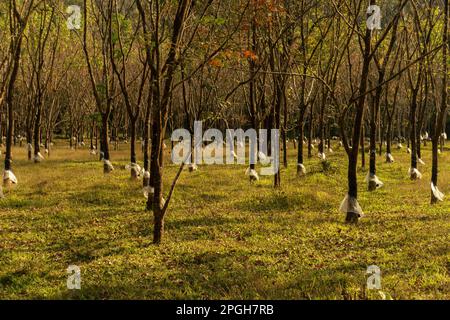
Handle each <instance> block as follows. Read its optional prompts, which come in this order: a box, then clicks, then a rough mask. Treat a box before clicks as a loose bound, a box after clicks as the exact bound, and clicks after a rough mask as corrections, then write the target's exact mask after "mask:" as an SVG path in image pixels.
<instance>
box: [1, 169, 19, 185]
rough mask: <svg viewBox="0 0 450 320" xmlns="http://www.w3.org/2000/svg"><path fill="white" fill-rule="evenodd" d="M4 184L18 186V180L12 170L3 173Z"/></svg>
mask: <svg viewBox="0 0 450 320" xmlns="http://www.w3.org/2000/svg"><path fill="white" fill-rule="evenodd" d="M3 182H4V183H7V182H11V183H13V184H17V178H16V176H15V175H14V173H13V172H12V171H11V170H6V171H5V172H3Z"/></svg>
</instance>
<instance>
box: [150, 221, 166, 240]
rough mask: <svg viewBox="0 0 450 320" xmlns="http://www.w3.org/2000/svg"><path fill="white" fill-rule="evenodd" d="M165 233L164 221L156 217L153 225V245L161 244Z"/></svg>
mask: <svg viewBox="0 0 450 320" xmlns="http://www.w3.org/2000/svg"><path fill="white" fill-rule="evenodd" d="M163 232H164V220H163V219H161V218H159V217H155V219H154V225H153V244H160V243H161V238H162V235H163Z"/></svg>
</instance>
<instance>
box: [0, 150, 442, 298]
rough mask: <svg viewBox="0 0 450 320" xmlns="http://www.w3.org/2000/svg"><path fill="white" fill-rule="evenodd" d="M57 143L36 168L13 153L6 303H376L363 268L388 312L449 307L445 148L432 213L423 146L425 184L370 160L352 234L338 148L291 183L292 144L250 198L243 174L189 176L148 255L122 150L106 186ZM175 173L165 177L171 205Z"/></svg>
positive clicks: (2, 206)
mask: <svg viewBox="0 0 450 320" xmlns="http://www.w3.org/2000/svg"><path fill="white" fill-rule="evenodd" d="M58 144H59V146H55V149H54V150H52V154H51V156H50V157H49V158H48V159H46V160H45V161H43V162H42V163H41V164H34V163H32V162H30V161H27V160H26V150H25V148H15V149H14V151H13V154H14V163H13V167H14V172H15V174H16V176H17V178H18V180H19V183H18V185H16V186H14V187H13V188H12V189H7V190H4V193H5V196H6V198H5V199H3V200H0V299H377V298H380V297H381V296H382V294H380V293H379V292H378V291H376V290H375V291H368V290H367V289H366V279H367V275H366V270H367V267H368V266H370V265H377V266H379V267H380V269H381V273H382V274H381V285H382V289H381V291H382V293H383V294H384V295H385V296H386V297H387V298H388V299H389V298H392V299H450V250H449V243H450V183H449V181H450V150H449V149H447V150H446V152H445V153H444V154H442V155H440V176H439V180H440V189H441V191H443V192H444V193H445V194H447V195H448V196H447V198H446V201H445V202H443V203H440V204H438V205H435V206H431V205H430V204H429V202H430V172H431V151H430V146H427V147H426V148H425V150H424V156H423V160H424V161H425V163H426V165H425V166H423V165H421V166H420V168H419V170H420V171H421V172H422V173H423V179H422V180H420V181H411V180H409V178H408V174H407V172H408V168H409V155H408V154H407V153H406V150H405V148H404V149H403V150H394V152H393V155H394V157H395V160H396V162H395V163H394V164H387V163H385V162H384V157H382V158H380V157H379V158H378V164H377V165H378V172H377V175H378V176H379V178H380V179H381V180H382V181H383V182H384V183H385V186H384V187H383V188H382V189H380V190H378V191H376V192H372V193H370V192H368V191H366V184H365V183H364V182H363V181H364V177H365V175H366V174H367V172H365V171H363V170H360V172H359V182H360V183H359V202H360V204H361V206H362V208H363V210H364V213H365V214H366V216H365V217H364V218H363V219H362V220H361V221H360V223H359V224H358V225H356V226H350V225H346V224H345V223H344V217H345V215H344V214H343V213H341V212H339V205H340V202H341V201H342V199H343V198H344V195H345V193H346V163H347V160H346V157H345V156H344V153H343V150H342V149H341V150H335V153H333V154H329V155H328V158H329V160H330V162H331V169H330V170H329V171H328V172H323V170H322V166H321V164H320V161H319V159H318V158H317V156H314V157H313V158H311V159H307V161H306V163H305V165H306V168H307V170H308V175H307V176H306V177H304V178H297V177H296V161H295V159H296V157H295V153H296V150H294V149H293V146H292V144H290V145H289V159H290V161H289V166H288V169H283V170H282V188H281V189H279V190H274V189H273V188H272V177H263V178H262V179H261V181H259V182H257V183H255V184H253V185H251V184H250V183H249V181H248V178H247V177H246V176H245V175H244V172H245V169H246V167H245V166H237V165H236V166H200V167H199V171H197V172H194V173H189V172H188V171H187V170H186V171H185V172H184V173H183V174H182V176H181V178H180V181H179V184H178V186H177V188H176V191H175V193H174V197H173V202H172V203H171V206H170V209H169V212H168V214H167V217H166V224H165V227H166V231H165V234H164V238H163V243H162V244H161V245H159V246H155V245H152V243H151V240H152V213H151V212H147V211H145V210H144V207H145V198H144V197H143V194H142V191H141V183H142V182H141V181H139V182H136V181H131V180H130V178H129V172H128V171H125V170H124V169H123V167H124V165H125V164H126V163H127V160H126V159H127V158H128V157H129V156H128V146H127V145H121V146H120V149H121V150H119V151H112V162H113V164H114V165H115V167H116V170H115V171H114V172H113V173H112V174H110V175H107V176H105V175H104V174H103V171H102V164H101V163H100V162H99V161H98V159H97V157H96V156H90V155H89V151H88V150H87V149H86V148H85V149H79V150H77V151H75V150H69V149H68V148H67V146H66V145H65V144H64V146H63V145H62V144H63V142H59V143H58ZM138 155H139V158H142V154H141V153H140V151H139V153H138ZM2 158H3V156H2ZM366 159H367V156H366ZM177 168H178V167H177V166H174V165H171V164H168V165H167V167H166V170H165V176H164V177H165V178H164V179H165V183H166V190H165V192H166V193H167V188H168V185H169V184H170V182H171V180H172V179H173V177H174V176H175V174H176V171H177ZM69 265H78V266H79V267H80V268H81V280H82V282H81V287H82V288H81V290H68V289H67V286H66V281H67V276H68V274H67V272H66V269H67V267H68V266H69Z"/></svg>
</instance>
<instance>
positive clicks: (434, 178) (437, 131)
mask: <svg viewBox="0 0 450 320" xmlns="http://www.w3.org/2000/svg"><path fill="white" fill-rule="evenodd" d="M448 1H449V0H444V15H443V32H442V67H443V71H442V88H441V90H442V92H441V103H440V105H439V106H438V108H437V110H436V116H435V121H434V132H432V144H433V161H432V163H433V164H432V169H431V188H432V190H431V203H432V204H435V203H437V202H438V201H439V200H441V201H442V200H443V194H442V193H441V192H440V191H439V189H438V165H439V158H438V150H439V149H438V148H439V140H440V139H441V137H442V133H443V131H444V121H445V115H446V113H447V104H448V47H449V43H448V41H449V37H448V32H449V3H448Z"/></svg>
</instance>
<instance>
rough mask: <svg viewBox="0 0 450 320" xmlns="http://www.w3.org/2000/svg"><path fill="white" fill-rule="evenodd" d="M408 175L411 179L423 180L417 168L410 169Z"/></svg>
mask: <svg viewBox="0 0 450 320" xmlns="http://www.w3.org/2000/svg"><path fill="white" fill-rule="evenodd" d="M408 174H409V175H410V177H411V179H422V174H421V173H420V171H419V170H417V169H416V168H409V171H408Z"/></svg>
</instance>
